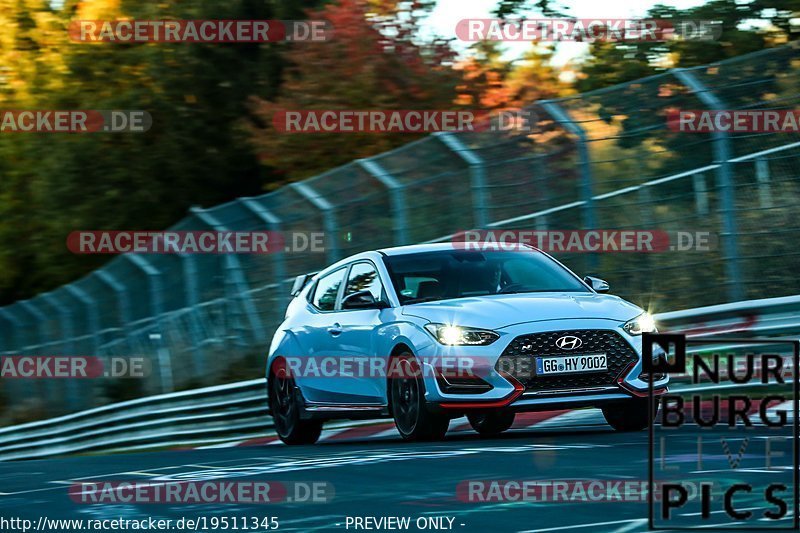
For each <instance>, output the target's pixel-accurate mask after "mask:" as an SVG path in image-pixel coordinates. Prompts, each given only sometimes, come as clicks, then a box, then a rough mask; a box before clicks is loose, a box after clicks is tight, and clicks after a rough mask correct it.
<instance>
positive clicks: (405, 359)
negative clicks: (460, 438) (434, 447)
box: [389, 353, 450, 441]
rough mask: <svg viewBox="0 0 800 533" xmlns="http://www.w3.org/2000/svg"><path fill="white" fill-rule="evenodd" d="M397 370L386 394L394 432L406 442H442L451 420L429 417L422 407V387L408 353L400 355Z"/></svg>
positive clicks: (419, 376)
mask: <svg viewBox="0 0 800 533" xmlns="http://www.w3.org/2000/svg"><path fill="white" fill-rule="evenodd" d="M396 368H397V369H398V375H397V376H394V377H392V378H391V381H390V383H389V390H390V394H391V399H392V416H393V417H394V424H395V426H397V431H399V432H400V435H401V436H402V437H403V438H404V439H405V440H409V441H424V440H441V439H443V438H444V435H445V433H447V426H448V425H449V424H450V418H449V417H447V416H444V415H440V414H436V413H431V412H430V411H429V410H428V409H427V407H426V406H425V385H424V384H423V382H422V372H421V370H420V368H419V364H418V363H417V360H416V359H415V358H414V356H413V355H411V354H410V353H404V354H401V355H399V356H398V358H397V365H396Z"/></svg>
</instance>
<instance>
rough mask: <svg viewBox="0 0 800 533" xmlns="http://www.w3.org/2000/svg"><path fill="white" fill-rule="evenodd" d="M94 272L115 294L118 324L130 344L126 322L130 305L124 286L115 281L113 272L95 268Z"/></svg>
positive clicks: (127, 321)
mask: <svg viewBox="0 0 800 533" xmlns="http://www.w3.org/2000/svg"><path fill="white" fill-rule="evenodd" d="M94 274H95V275H96V276H97V277H98V278H99V279H100V281H101V282H103V283H104V284H105V285H107V286H108V287H109V288H110V289H111V290H112V291H114V294H116V295H117V306H118V307H119V309H118V312H119V326H120V329H121V330H122V332H123V335H124V336H125V338H126V339H127V341H128V344H129V345H130V346H132V345H133V340H132V339H131V332H130V331H128V324H130V323H131V305H130V300H129V299H128V292H127V291H126V290H125V286H124V285H123V284H122V283H120V282H119V281H117V278H116V277H115V276H114V275H113V274H109V273H108V272H107V271H106V270H95V272H94Z"/></svg>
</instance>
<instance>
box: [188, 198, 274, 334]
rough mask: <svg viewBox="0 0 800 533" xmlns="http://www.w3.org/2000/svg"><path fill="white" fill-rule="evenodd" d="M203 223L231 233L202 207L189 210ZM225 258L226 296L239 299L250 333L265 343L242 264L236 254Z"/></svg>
mask: <svg viewBox="0 0 800 533" xmlns="http://www.w3.org/2000/svg"><path fill="white" fill-rule="evenodd" d="M189 211H190V212H191V213H192V214H194V215H195V216H196V217H197V218H198V219H199V220H200V221H201V222H203V223H204V224H206V225H208V226H209V227H211V228H213V229H214V230H216V231H231V230H229V229H228V228H227V227H226V226H225V225H224V224H222V222H220V221H219V220H218V219H217V217H215V216H214V215H212V214H211V213H209V212H208V211H206V210H205V209H202V208H200V207H192V208H191V209H190V210H189ZM224 256H225V284H226V294H227V298H228V300H229V302H233V301H234V300H236V299H239V300H240V302H241V304H242V307H243V309H244V312H245V315H246V317H247V321H248V323H249V324H250V331H251V332H252V333H253V337H254V339H255V341H256V342H257V343H263V342H265V340H266V335H265V332H264V325H263V324H262V323H261V320H260V318H259V316H258V310H257V309H256V305H255V302H253V297H252V295H251V294H250V287H249V286H248V283H247V278H246V277H245V275H244V269H243V268H242V262H241V261H239V257H238V256H237V255H236V254H235V253H231V254H224Z"/></svg>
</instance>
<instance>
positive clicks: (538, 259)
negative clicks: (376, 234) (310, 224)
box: [383, 250, 591, 305]
mask: <svg viewBox="0 0 800 533" xmlns="http://www.w3.org/2000/svg"><path fill="white" fill-rule="evenodd" d="M383 260H384V262H385V263H386V267H387V269H388V270H389V274H390V276H391V279H392V283H393V285H394V288H395V291H396V292H397V295H398V297H399V298H400V304H401V305H407V304H415V303H421V302H430V301H434V300H445V299H452V298H467V297H470V296H486V295H490V294H512V293H522V292H591V291H589V289H588V288H586V286H585V285H583V284H582V283H581V282H580V281H579V280H578V279H577V278H575V276H573V275H572V274H571V273H570V272H569V271H567V270H566V269H565V268H564V267H562V266H561V265H559V264H558V263H556V262H555V261H553V260H552V259H550V258H549V257H547V256H546V255H544V254H542V253H539V252H536V251H533V250H520V251H490V252H477V251H466V250H443V251H436V252H422V253H413V254H405V255H394V256H386V257H384V258H383Z"/></svg>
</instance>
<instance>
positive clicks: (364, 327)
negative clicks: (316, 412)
mask: <svg viewBox="0 0 800 533" xmlns="http://www.w3.org/2000/svg"><path fill="white" fill-rule="evenodd" d="M359 291H369V292H370V293H372V297H373V298H374V299H375V301H383V302H385V301H387V298H386V293H385V290H384V285H383V281H382V280H381V277H380V274H379V273H378V270H377V268H376V267H375V265H374V264H373V263H372V262H371V261H368V260H364V261H357V262H355V263H353V264H351V265H350V269H349V271H348V273H347V283H346V284H345V287H344V291H343V292H342V300H344V299H345V298H346V297H347V296H348V295H350V294H353V293H355V292H359ZM382 313H383V310H382V309H343V308H341V303H340V309H339V311H338V313H337V315H338V321H339V324H340V326H341V333H340V334H339V335H338V337H337V339H336V348H335V350H336V353H337V355H338V356H339V357H340V358H343V359H344V358H347V359H348V360H353V361H354V362H357V363H358V364H357V365H356V364H354V365H353V369H354V370H355V371H356V372H354V373H355V374H356V375H355V376H354V377H353V378H352V380H351V382H350V383H349V384H348V389H349V390H350V391H351V393H352V394H353V395H354V396H356V397H355V398H354V401H357V402H358V403H366V404H382V403H384V392H383V390H384V387H383V386H382V385H383V382H384V380H385V379H386V378H385V374H384V372H383V371H384V370H385V369H382V368H380V367H378V366H376V365H373V364H372V363H373V361H375V358H376V357H379V356H380V355H381V354H377V353H376V330H377V329H378V328H379V327H380V326H381V325H382V324H383V321H382V320H381V316H382ZM384 355H386V354H384ZM362 368H363V370H362Z"/></svg>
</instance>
